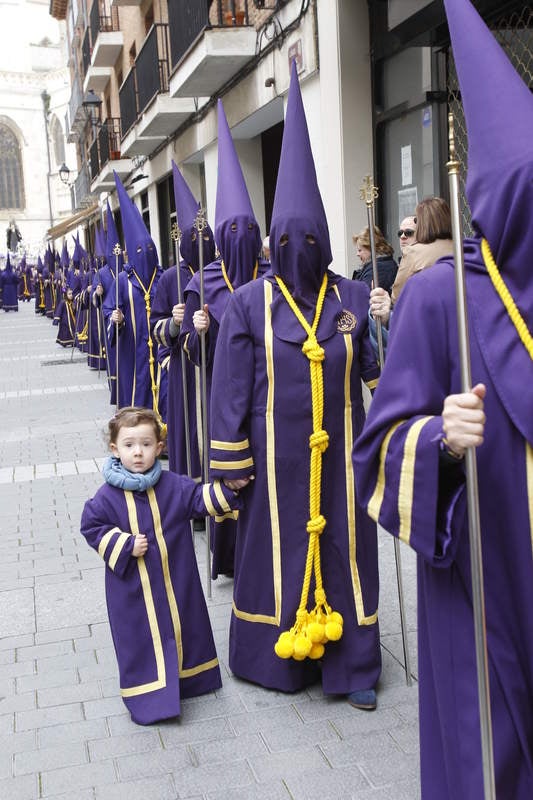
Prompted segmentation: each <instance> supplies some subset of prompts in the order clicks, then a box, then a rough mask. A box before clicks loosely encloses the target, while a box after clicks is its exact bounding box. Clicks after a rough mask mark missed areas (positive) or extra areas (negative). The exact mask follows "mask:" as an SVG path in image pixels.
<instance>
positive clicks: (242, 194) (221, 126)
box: [215, 100, 261, 288]
mask: <svg viewBox="0 0 533 800" xmlns="http://www.w3.org/2000/svg"><path fill="white" fill-rule="evenodd" d="M215 240H216V243H217V245H218V249H219V250H220V253H221V255H222V258H223V260H224V265H225V267H226V272H227V274H228V278H229V279H230V281H231V283H232V285H233V287H234V288H237V287H238V286H241V285H242V284H244V283H247V282H248V281H249V280H251V279H252V277H253V271H254V267H255V264H256V261H257V259H258V256H259V251H260V250H261V234H260V232H259V225H258V224H257V220H256V219H255V216H254V212H253V208H252V204H251V202H250V196H249V194H248V189H247V188H246V183H245V181H244V175H243V174H242V169H241V165H240V163H239V159H238V157H237V152H236V150H235V145H234V144H233V139H232V138H231V133H230V129H229V126H228V121H227V119H226V115H225V113H224V107H223V105H222V102H221V101H220V100H219V101H218V181H217V204H216V212H215Z"/></svg>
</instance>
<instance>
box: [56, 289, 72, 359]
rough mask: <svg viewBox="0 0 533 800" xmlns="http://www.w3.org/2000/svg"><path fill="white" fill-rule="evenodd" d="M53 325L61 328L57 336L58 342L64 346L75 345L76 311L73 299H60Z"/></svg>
mask: <svg viewBox="0 0 533 800" xmlns="http://www.w3.org/2000/svg"><path fill="white" fill-rule="evenodd" d="M52 325H57V326H58V328H59V330H58V331H57V338H56V342H57V344H60V345H61V346H62V347H74V336H75V333H76V312H75V310H74V301H73V300H67V298H66V297H65V298H64V299H63V300H61V301H60V303H59V305H58V307H57V310H56V312H55V316H54V320H53V322H52Z"/></svg>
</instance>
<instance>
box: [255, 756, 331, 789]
mask: <svg viewBox="0 0 533 800" xmlns="http://www.w3.org/2000/svg"><path fill="white" fill-rule="evenodd" d="M249 762H250V765H251V767H252V769H253V771H254V775H255V776H256V778H257V781H258V782H259V783H264V782H265V781H268V780H269V779H270V778H271V777H273V778H285V776H286V775H299V774H300V773H305V772H306V771H309V770H310V769H312V768H314V769H323V770H326V769H328V770H330V771H331V768H330V767H329V765H328V763H327V761H326V759H325V758H324V755H323V753H322V752H321V751H320V749H319V748H318V747H302V748H297V749H294V750H291V751H290V752H283V753H269V754H268V755H265V756H258V757H254V758H250V759H249Z"/></svg>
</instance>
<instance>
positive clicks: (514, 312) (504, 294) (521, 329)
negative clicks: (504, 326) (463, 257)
mask: <svg viewBox="0 0 533 800" xmlns="http://www.w3.org/2000/svg"><path fill="white" fill-rule="evenodd" d="M481 252H482V254H483V261H484V262H485V266H486V267H487V272H488V273H489V275H490V279H491V281H492V283H493V285H494V288H495V289H496V291H497V293H498V296H499V298H500V300H501V301H502V303H503V305H504V306H505V310H506V311H507V313H508V314H509V317H510V318H511V322H512V323H513V325H514V326H515V328H516V332H517V333H518V336H519V337H520V341H521V342H522V344H523V345H524V347H525V348H526V350H527V352H528V353H529V357H530V358H531V359H532V360H533V336H531V333H530V332H529V329H528V327H527V325H526V321H525V319H524V318H523V316H522V315H521V313H520V311H519V310H518V308H517V307H516V303H515V301H514V300H513V297H512V295H511V292H510V291H509V289H508V288H507V286H506V285H505V283H504V280H503V278H502V276H501V275H500V272H499V270H498V267H497V266H496V262H495V261H494V256H493V255H492V252H491V249H490V245H489V243H488V242H487V240H486V239H482V240H481Z"/></svg>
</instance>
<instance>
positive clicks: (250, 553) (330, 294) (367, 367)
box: [210, 272, 381, 694]
mask: <svg viewBox="0 0 533 800" xmlns="http://www.w3.org/2000/svg"><path fill="white" fill-rule="evenodd" d="M328 280H329V287H328V290H327V292H326V296H325V302H324V307H323V310H322V314H321V318H320V323H319V326H318V331H317V338H318V342H319V344H320V345H321V346H322V347H323V348H324V351H325V359H324V361H323V370H324V373H323V374H324V422H323V428H324V429H325V430H326V431H327V433H328V434H329V446H328V448H327V449H326V451H325V452H324V454H323V464H322V499H321V513H322V514H323V515H324V517H325V518H326V520H327V524H326V528H325V530H324V532H323V533H322V535H321V536H320V552H321V563H322V574H323V580H324V588H325V591H326V595H327V600H328V603H329V604H330V605H331V606H332V608H333V609H335V610H336V611H339V612H340V613H341V614H342V615H343V617H344V632H343V636H342V638H341V639H340V640H339V641H337V642H328V644H327V645H326V649H325V653H324V656H323V658H322V684H323V689H324V692H325V693H327V694H347V693H349V692H351V691H354V690H356V689H366V688H373V687H374V686H375V685H376V682H377V680H378V678H379V675H380V671H381V655H380V646H379V627H378V622H377V606H378V571H377V538H376V526H375V524H374V523H373V522H372V521H371V520H370V519H369V517H368V516H367V515H366V513H365V512H364V511H363V510H362V509H361V508H360V507H359V505H358V503H357V498H356V494H355V485H354V477H353V471H352V467H351V451H352V446H353V440H354V437H355V436H356V435H357V434H358V433H359V432H360V430H361V428H362V426H363V421H364V416H365V414H364V408H363V399H362V391H361V379H362V380H364V381H365V382H366V383H367V384H368V385H369V386H370V387H372V386H374V385H375V383H376V381H377V378H378V375H379V369H378V366H377V364H376V361H375V357H374V355H373V352H372V349H371V345H370V341H369V339H368V325H367V309H368V289H367V287H366V286H365V285H363V284H360V283H355V282H353V281H350V280H347V279H345V278H341V277H340V276H338V275H335V274H334V273H332V272H329V273H328ZM304 313H306V314H307V315H308V316H309V314H310V309H309V307H306V308H305V310H304ZM306 338H307V334H306V333H305V331H304V329H303V327H302V326H301V325H300V323H299V322H298V321H297V319H296V317H295V316H294V313H293V311H292V310H291V309H290V307H289V306H288V304H287V302H286V300H285V298H284V297H283V296H282V294H281V292H280V290H279V289H278V286H277V284H276V282H275V279H274V278H273V277H272V276H269V275H266V276H265V277H264V278H263V279H262V280H259V281H253V282H252V283H248V284H246V285H245V286H243V287H241V288H240V289H238V290H237V291H236V292H235V294H233V295H232V297H231V299H230V301H229V303H228V307H227V309H226V313H225V315H224V318H223V319H222V323H221V326H220V331H219V335H218V342H217V351H216V354H215V365H214V370H213V391H212V394H211V437H212V442H211V459H210V466H211V474H212V475H213V476H216V477H221V476H226V477H227V478H228V479H230V478H239V477H245V476H248V475H250V474H253V475H255V480H254V481H253V482H252V483H250V485H249V486H248V487H247V488H246V489H245V490H243V499H244V509H243V510H242V511H240V512H239V522H238V529H237V541H236V548H235V583H234V594H233V614H232V617H231V628H230V656H229V658H230V667H231V670H232V671H233V672H234V673H235V675H238V676H239V677H241V678H245V679H247V680H250V681H254V682H256V683H259V684H261V685H263V686H266V687H270V688H274V689H279V690H281V691H296V690H299V689H302V688H303V687H305V686H307V685H309V684H310V683H312V682H313V681H315V680H316V679H317V678H318V677H319V675H320V672H319V668H318V666H317V663H316V662H315V661H310V660H309V659H306V660H305V661H295V660H294V659H292V658H291V659H281V658H278V656H277V655H276V654H275V653H274V644H275V642H276V640H277V638H278V636H279V634H280V633H281V631H284V630H288V629H289V628H290V627H291V626H292V625H293V624H294V619H295V614H296V610H297V608H298V604H299V601H300V593H301V589H302V580H303V574H304V567H305V561H306V554H307V548H308V542H309V535H308V533H307V531H306V523H307V520H308V518H309V470H310V464H309V453H310V450H309V437H310V435H311V434H312V432H313V420H312V402H311V385H310V372H309V360H308V359H307V358H306V356H305V355H304V354H303V353H302V349H301V348H302V344H303V342H304V340H305V339H306ZM228 387H231V391H228ZM313 591H314V586H313V585H312V586H311V592H310V597H311V598H312V597H313ZM313 605H314V603H313Z"/></svg>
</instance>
